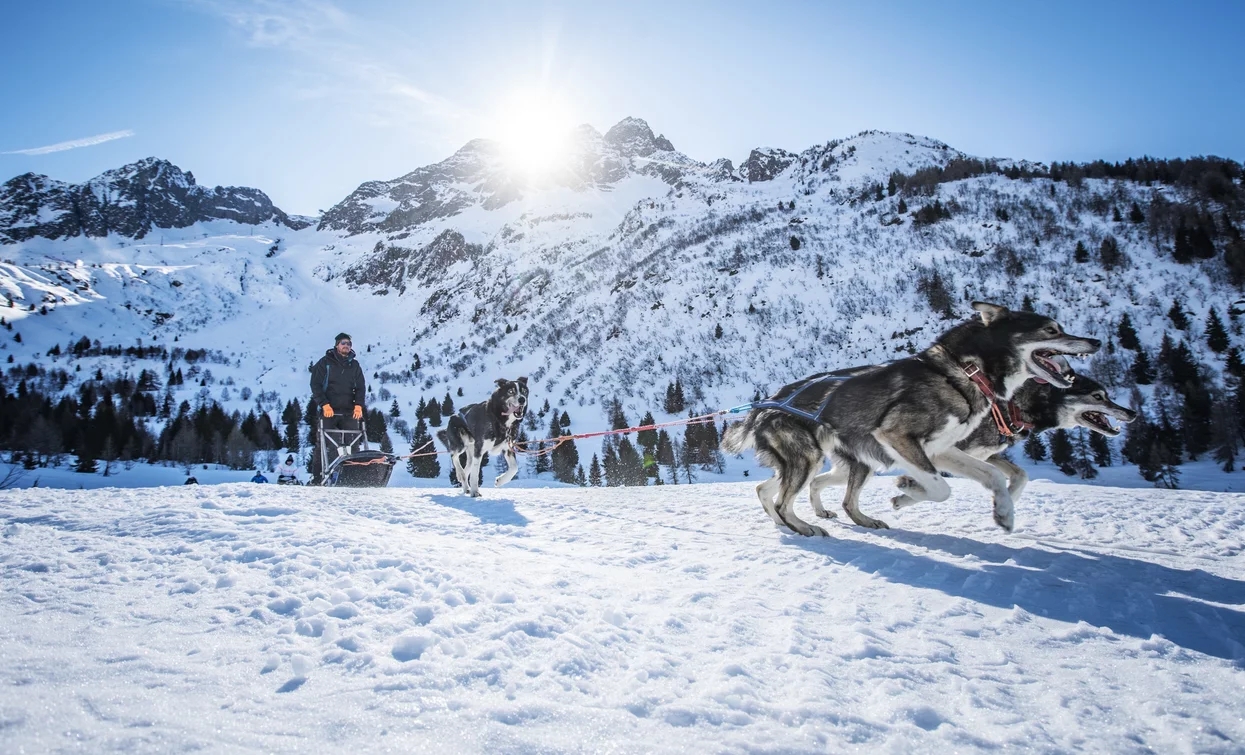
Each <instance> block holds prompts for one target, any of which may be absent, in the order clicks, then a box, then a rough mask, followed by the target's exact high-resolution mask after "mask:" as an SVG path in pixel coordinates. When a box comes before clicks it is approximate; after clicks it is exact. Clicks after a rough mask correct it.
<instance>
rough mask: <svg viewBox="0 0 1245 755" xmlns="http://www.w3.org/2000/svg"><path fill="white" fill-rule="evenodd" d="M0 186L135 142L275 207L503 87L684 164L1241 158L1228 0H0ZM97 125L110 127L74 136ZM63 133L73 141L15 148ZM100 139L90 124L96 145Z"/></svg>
mask: <svg viewBox="0 0 1245 755" xmlns="http://www.w3.org/2000/svg"><path fill="white" fill-rule="evenodd" d="M0 14H2V15H0V17H2V18H4V23H3V24H2V25H0V71H2V72H3V74H0V75H3V77H4V86H3V92H4V95H5V97H4V100H5V102H4V107H3V108H2V109H0V152H9V153H13V152H18V151H26V152H21V153H18V154H0V180H3V179H7V178H9V177H11V176H13V175H17V174H19V173H24V172H26V171H35V172H38V173H45V174H47V175H50V176H52V177H54V178H58V179H61V180H67V181H81V180H84V179H87V178H90V177H91V176H93V175H96V174H98V173H100V172H102V171H104V170H106V169H108V168H112V167H116V166H119V165H121V164H123V163H125V162H129V161H132V160H135V159H138V158H141V157H145V156H148V155H156V156H159V157H164V158H167V159H170V160H172V161H174V162H175V163H177V164H178V165H180V166H182V167H183V168H184V169H187V170H191V171H193V172H194V174H195V176H196V178H197V179H198V180H199V182H200V183H204V184H208V185H215V184H234V185H247V186H255V187H257V188H260V189H262V190H264V191H266V192H267V193H268V194H269V195H270V196H271V197H272V198H273V200H274V201H275V202H276V203H277V204H278V205H279V206H281V207H282V208H284V209H286V210H287V211H290V212H298V213H307V214H313V213H315V212H317V211H318V210H320V209H327V208H328V207H329V206H331V205H332V204H333V203H335V202H336V201H338V200H340V199H342V198H343V197H344V196H345V195H346V194H347V193H349V192H350V191H351V190H353V189H354V188H355V187H356V186H357V185H358V184H360V183H361V182H363V181H367V180H372V179H387V178H394V177H396V176H399V175H402V174H404V173H406V172H408V171H410V170H412V169H414V168H416V167H419V166H420V165H424V164H427V163H430V162H435V161H438V160H441V159H444V158H445V157H446V156H448V155H449V154H451V153H453V151H454V150H456V149H457V148H458V147H460V146H462V144H463V143H465V142H466V141H467V140H469V139H471V138H473V137H477V136H501V135H503V134H504V133H505V131H506V128H507V119H508V118H510V117H511V116H510V115H508V113H512V112H513V108H512V107H510V106H508V105H507V104H506V103H512V102H513V101H514V99H515V97H516V96H518V95H516V93H520V92H527V93H532V92H539V93H541V95H540V99H541V101H548V102H551V103H553V105H552V107H555V108H556V109H557V110H558V111H559V112H560V113H561V114H562V116H563V117H564V118H567V119H570V120H573V121H574V122H575V123H591V124H592V125H594V126H596V127H597V128H598V129H599V130H601V131H605V130H606V129H608V128H609V127H610V126H611V125H612V124H614V123H615V122H617V121H618V120H620V119H622V118H623V117H626V116H628V115H634V116H638V117H642V118H644V119H645V120H647V121H648V122H649V124H650V125H651V126H652V127H653V129H654V130H655V131H657V132H660V133H664V134H665V135H666V136H667V137H668V138H669V139H670V140H671V141H672V142H673V143H674V145H675V146H676V147H677V148H679V149H680V150H682V151H683V152H685V153H687V154H689V155H691V156H692V157H694V158H697V159H700V160H706V161H707V160H712V159H715V158H718V157H728V158H731V159H732V160H735V161H736V162H738V161H739V160H741V159H742V158H744V157H746V156H747V154H748V151H749V150H750V149H751V148H753V147H757V146H777V147H784V148H786V149H791V150H799V149H803V148H805V147H808V146H811V145H812V144H815V143H817V142H822V141H825V140H827V139H831V138H836V137H844V136H849V135H851V134H853V133H855V132H857V131H860V130H863V129H870V128H876V129H885V130H892V131H906V132H910V133H915V134H920V135H924V136H930V137H934V138H936V139H941V140H942V141H945V142H947V143H948V144H950V145H951V146H953V147H955V148H957V149H961V150H964V151H966V152H969V153H971V154H975V155H980V156H996V157H1018V158H1027V159H1031V160H1040V161H1049V160H1091V159H1097V158H1104V159H1110V160H1115V159H1124V158H1126V157H1130V156H1141V155H1144V154H1150V155H1155V156H1161V157H1178V156H1189V155H1197V154H1217V155H1221V156H1224V157H1231V158H1233V159H1236V160H1242V159H1245V97H1242V96H1241V92H1242V91H1243V86H1242V80H1243V79H1245V44H1242V32H1243V30H1245V3H1243V2H1239V1H1236V2H1186V3H1181V4H1176V3H1150V2H1099V3H1094V2H1080V3H1075V2H1059V1H1056V2H1046V3H1024V4H1021V3H986V2H982V3H967V2H965V3H958V2H943V3H930V2H869V3H861V2H855V3H835V2H814V3H781V2H771V3H727V2H705V3H699V2H677V1H671V0H667V1H666V2H646V1H644V0H633V1H632V2H626V3H587V2H577V3H556V2H546V3H522V2H506V3H502V2H498V3H487V2H478V3H468V2H462V3H427V4H424V3H411V2H370V1H367V0H360V1H358V2H352V3H346V2H340V3H337V4H334V3H331V2H326V1H319V0H266V1H264V2H238V1H235V0H189V1H187V2H173V1H172V0H132V1H125V0H117V1H116V2H57V1H53V0H49V1H48V2H42V3H20V4H18V3H10V4H8V6H7V7H6V8H5V10H3V11H0ZM102 136H111V137H112V138H110V139H107V140H98V139H92V137H102ZM74 141H81V142H83V144H84V145H89V146H75V147H72V148H60V149H58V150H57V151H51V152H42V153H38V154H31V153H29V151H30V150H34V149H35V148H40V147H46V146H51V145H58V144H61V143H64V142H74ZM93 141H98V142H99V143H93V144H91V142H93Z"/></svg>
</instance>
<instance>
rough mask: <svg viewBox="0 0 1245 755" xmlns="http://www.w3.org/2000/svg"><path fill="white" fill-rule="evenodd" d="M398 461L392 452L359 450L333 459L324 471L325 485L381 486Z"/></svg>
mask: <svg viewBox="0 0 1245 755" xmlns="http://www.w3.org/2000/svg"><path fill="white" fill-rule="evenodd" d="M397 463H398V459H397V457H395V456H394V455H393V454H387V453H383V452H381V451H360V452H358V453H354V454H350V455H349V456H339V457H337V458H336V459H334V460H333V461H332V462H331V463H330V464H329V466H328V469H326V470H325V472H324V484H325V486H326V487H338V488H383V487H385V486H386V485H388V484H389V476H390V475H391V474H393V467H394V465H395V464H397Z"/></svg>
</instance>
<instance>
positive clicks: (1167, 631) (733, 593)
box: [0, 479, 1245, 752]
mask: <svg viewBox="0 0 1245 755" xmlns="http://www.w3.org/2000/svg"><path fill="white" fill-rule="evenodd" d="M949 482H950V483H951V484H952V487H953V491H954V493H955V497H954V498H953V500H952V501H951V502H948V503H947V504H940V505H929V504H923V505H921V506H915V507H912V508H910V509H906V510H905V511H903V512H891V511H890V510H889V508H888V507H887V506H886V503H885V501H886V500H887V497H888V496H889V495H890V493H891V491H890V490H889V488H890V485H889V480H884V479H883V480H875V481H874V483H873V484H872V485H870V486H869V487H868V488H866V493H865V498H864V508H865V510H866V511H867V512H869V513H871V514H873V515H877V516H880V517H881V518H883V519H884V520H886V521H888V522H889V523H890V524H891V525H892V526H893V527H894V528H895V529H892V530H889V531H883V532H867V531H864V530H861V529H859V528H855V527H851V526H846V525H843V524H842V523H841V522H831V523H829V528H830V532H831V537H829V538H824V539H805V538H800V537H797V536H793V535H787V534H783V533H781V532H779V531H778V530H776V529H775V528H774V526H773V525H772V523H770V521H769V519H768V517H766V516H765V514H764V513H763V512H762V511H761V509H760V506H759V504H758V503H757V501H756V498H755V495H754V492H753V485H752V484H716V485H694V486H680V487H673V486H671V487H664V488H648V489H605V490H596V489H590V490H583V489H501V490H495V489H491V488H490V489H487V490H485V498H483V499H480V500H475V501H472V500H470V499H466V498H462V497H460V496H459V495H457V494H456V493H455V492H454V491H451V490H449V489H441V490H436V489H419V490H416V489H393V490H380V491H362V490H354V491H351V490H340V489H339V490H325V489H314V488H279V487H277V486H253V485H246V484H236V485H217V486H191V487H175V488H149V489H101V490H91V491H63V490H46V489H34V490H30V489H26V490H14V491H6V492H3V493H0V542H3V547H2V548H0V573H2V574H3V582H2V584H3V589H2V590H0V749H3V750H5V751H9V752H23V751H29V752H39V751H50V750H81V751H89V752H101V751H112V750H123V751H126V752H141V751H153V750H158V751H169V750H174V749H190V748H200V747H206V748H210V749H215V750H222V749H225V750H230V751H307V750H326V749H332V750H346V749H350V750H355V751H381V750H386V749H389V750H399V751H417V750H428V751H438V752H446V751H454V752H464V751H465V752H532V751H540V752H583V751H591V752H599V751H607V752H673V751H697V752H704V751H714V752H753V751H765V752H772V751H783V752H823V751H846V750H854V749H860V750H866V749H867V750H869V751H896V752H947V751H951V750H956V751H980V750H990V749H998V748H999V747H1008V748H1012V749H1017V750H1024V751H1037V752H1062V751H1071V750H1090V751H1114V752H1144V751H1160V752H1195V751H1196V752H1239V751H1240V747H1241V745H1240V742H1242V741H1245V723H1243V722H1242V719H1241V706H1240V689H1241V685H1242V681H1243V680H1245V677H1243V676H1242V673H1243V669H1242V662H1243V660H1245V648H1243V647H1242V642H1243V641H1245V639H1243V638H1245V613H1243V612H1242V605H1243V604H1245V564H1243V562H1242V550H1243V544H1245V535H1243V534H1242V533H1243V531H1245V497H1242V496H1241V495H1235V494H1222V493H1206V492H1184V491H1145V490H1128V491H1124V490H1119V489H1112V488H1103V487H1086V486H1073V485H1054V484H1050V483H1044V482H1034V483H1033V484H1032V485H1031V486H1030V488H1029V491H1028V492H1027V493H1026V496H1025V497H1024V498H1023V499H1022V500H1021V502H1020V504H1019V506H1018V522H1019V527H1020V530H1019V532H1018V533H1017V534H1016V535H1012V536H1008V535H1005V534H1004V533H1002V532H1001V531H999V530H998V529H997V528H995V527H994V526H993V524H992V523H991V522H990V516H989V504H988V501H987V499H986V496H985V494H984V493H983V492H982V491H981V490H979V489H977V488H976V487H975V486H973V485H972V484H970V483H966V482H964V481H960V480H950V481H949ZM798 505H799V506H801V512H800V513H801V515H802V516H806V515H807V516H811V514H809V512H807V511H806V510H805V508H806V506H807V504H804V503H801V504H798Z"/></svg>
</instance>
